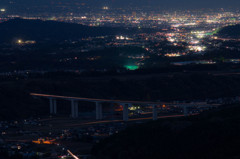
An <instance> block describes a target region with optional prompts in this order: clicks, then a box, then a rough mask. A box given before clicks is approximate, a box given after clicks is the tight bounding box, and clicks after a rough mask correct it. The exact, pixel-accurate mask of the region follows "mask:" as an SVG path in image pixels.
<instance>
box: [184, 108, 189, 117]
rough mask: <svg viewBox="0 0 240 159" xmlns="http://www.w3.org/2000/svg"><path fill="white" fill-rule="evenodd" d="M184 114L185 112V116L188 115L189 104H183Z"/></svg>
mask: <svg viewBox="0 0 240 159" xmlns="http://www.w3.org/2000/svg"><path fill="white" fill-rule="evenodd" d="M183 114H184V116H188V107H187V106H183Z"/></svg>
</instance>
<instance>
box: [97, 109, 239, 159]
mask: <svg viewBox="0 0 240 159" xmlns="http://www.w3.org/2000/svg"><path fill="white" fill-rule="evenodd" d="M239 112H240V107H239V105H234V106H229V107H223V108H221V109H220V110H218V111H214V110H213V111H210V112H206V113H205V114H202V115H200V116H195V117H187V118H178V119H167V120H159V121H156V122H149V123H145V124H141V125H137V126H134V127H130V128H128V129H126V130H125V131H123V132H121V133H119V134H117V135H114V136H112V137H110V138H107V139H105V140H104V141H102V142H100V143H99V144H98V145H97V146H95V147H94V148H93V154H94V156H95V157H96V158H97V159H110V158H115V159H123V158H124V159H149V158H154V159H157V158H159V159H160V158H161V159H192V158H194V159H226V158H227V159H235V158H239V157H240V152H239V144H240V124H239V123H240V116H239Z"/></svg>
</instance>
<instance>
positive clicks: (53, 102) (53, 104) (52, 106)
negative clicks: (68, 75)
mask: <svg viewBox="0 0 240 159" xmlns="http://www.w3.org/2000/svg"><path fill="white" fill-rule="evenodd" d="M49 101H50V114H57V101H56V99H54V98H49Z"/></svg>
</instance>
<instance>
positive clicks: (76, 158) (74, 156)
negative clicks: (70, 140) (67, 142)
mask: <svg viewBox="0 0 240 159" xmlns="http://www.w3.org/2000/svg"><path fill="white" fill-rule="evenodd" d="M67 152H68V153H69V154H70V155H71V156H72V157H73V158H75V159H79V158H78V157H77V156H76V155H74V154H73V153H72V152H71V151H70V150H67Z"/></svg>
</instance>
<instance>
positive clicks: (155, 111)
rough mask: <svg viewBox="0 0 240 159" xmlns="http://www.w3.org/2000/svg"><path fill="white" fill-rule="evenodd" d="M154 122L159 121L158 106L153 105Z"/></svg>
mask: <svg viewBox="0 0 240 159" xmlns="http://www.w3.org/2000/svg"><path fill="white" fill-rule="evenodd" d="M152 107H153V120H157V119H158V117H157V105H153V106H152Z"/></svg>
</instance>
